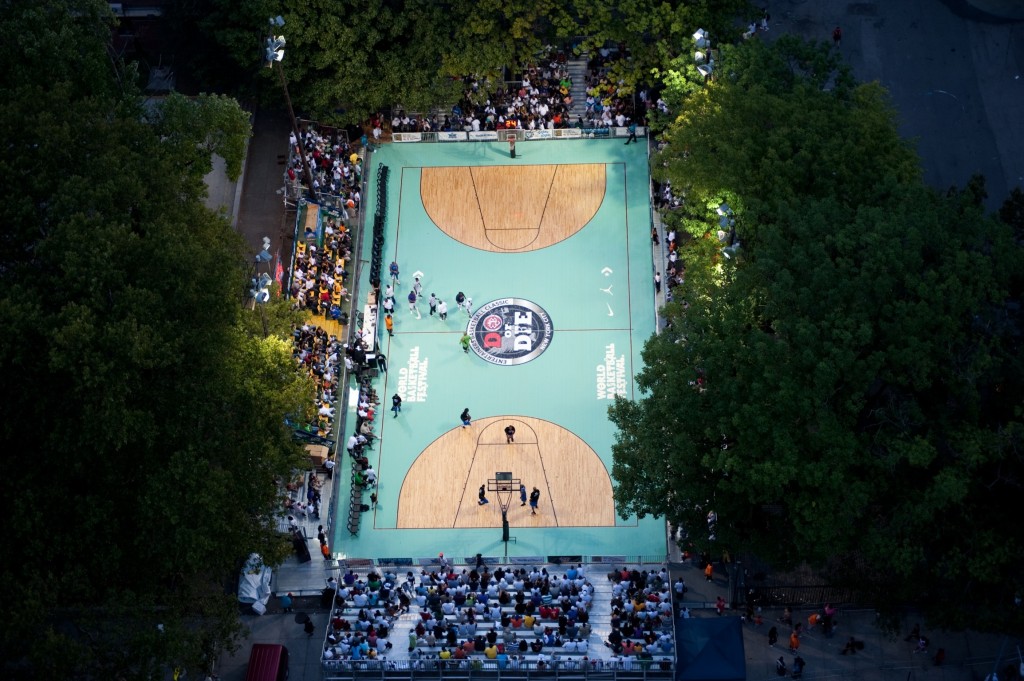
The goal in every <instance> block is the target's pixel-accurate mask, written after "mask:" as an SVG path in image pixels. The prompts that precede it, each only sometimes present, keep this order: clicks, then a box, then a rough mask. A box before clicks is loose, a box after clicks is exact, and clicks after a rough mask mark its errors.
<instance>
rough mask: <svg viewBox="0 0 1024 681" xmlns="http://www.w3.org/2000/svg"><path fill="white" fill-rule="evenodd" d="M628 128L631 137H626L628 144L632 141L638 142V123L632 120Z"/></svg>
mask: <svg viewBox="0 0 1024 681" xmlns="http://www.w3.org/2000/svg"><path fill="white" fill-rule="evenodd" d="M626 129H627V130H629V137H627V138H626V144H629V143H630V142H636V123H634V122H633V121H630V122H629V127H628V128H626Z"/></svg>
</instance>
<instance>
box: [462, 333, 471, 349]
mask: <svg viewBox="0 0 1024 681" xmlns="http://www.w3.org/2000/svg"><path fill="white" fill-rule="evenodd" d="M472 342H473V339H472V338H470V337H469V334H468V333H463V334H462V338H460V339H459V344H460V345H462V351H463V352H467V353H468V352H469V345H470V343H472Z"/></svg>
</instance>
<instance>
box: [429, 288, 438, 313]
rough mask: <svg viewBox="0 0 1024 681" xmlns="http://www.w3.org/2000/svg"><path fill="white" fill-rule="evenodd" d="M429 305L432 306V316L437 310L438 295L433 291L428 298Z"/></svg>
mask: <svg viewBox="0 0 1024 681" xmlns="http://www.w3.org/2000/svg"><path fill="white" fill-rule="evenodd" d="M427 305H429V306H430V316H431V317H433V316H434V313H435V312H437V296H435V295H434V294H433V293H431V294H430V298H429V299H428V300H427Z"/></svg>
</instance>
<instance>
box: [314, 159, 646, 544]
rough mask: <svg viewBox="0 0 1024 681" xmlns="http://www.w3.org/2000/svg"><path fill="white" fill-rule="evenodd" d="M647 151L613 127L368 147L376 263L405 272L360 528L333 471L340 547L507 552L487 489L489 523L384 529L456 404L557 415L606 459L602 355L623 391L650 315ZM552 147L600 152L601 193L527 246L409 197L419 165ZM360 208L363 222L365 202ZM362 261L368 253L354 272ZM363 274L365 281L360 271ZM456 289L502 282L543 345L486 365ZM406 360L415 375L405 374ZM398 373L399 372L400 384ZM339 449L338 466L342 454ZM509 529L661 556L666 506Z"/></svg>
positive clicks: (527, 538) (629, 384) (484, 295)
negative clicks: (521, 360)
mask: <svg viewBox="0 0 1024 681" xmlns="http://www.w3.org/2000/svg"><path fill="white" fill-rule="evenodd" d="M645 151H646V147H645V146H643V145H630V146H625V145H623V143H622V142H621V141H620V140H558V141H535V142H523V143H520V144H519V145H517V153H518V158H517V159H516V160H514V161H513V160H511V159H510V158H509V156H508V151H507V146H506V145H505V144H503V143H488V142H482V143H451V144H406V145H402V144H391V145H387V146H385V147H383V148H381V149H380V150H378V151H377V152H375V153H374V155H373V158H372V164H371V167H370V172H372V173H373V174H374V175H373V177H376V172H377V167H378V165H379V164H381V163H383V164H386V165H388V166H389V168H390V171H391V174H390V179H389V182H388V211H387V216H388V219H387V231H386V238H385V249H384V267H383V270H384V272H385V273H386V271H387V265H388V264H389V263H390V262H391V261H392V260H396V261H397V262H398V264H399V266H400V268H401V272H402V275H401V285H400V286H399V288H398V291H397V293H396V308H395V309H396V314H395V336H394V337H393V338H390V339H389V338H388V337H387V333H386V332H384V331H383V329H382V331H381V335H380V344H381V348H382V350H383V352H384V354H386V355H387V357H388V364H389V371H388V373H387V375H386V376H383V377H382V378H381V379H380V381H379V384H378V385H377V392H378V395H379V396H380V398H381V402H382V404H381V412H382V414H381V417H380V426H379V427H378V434H379V435H380V437H381V439H380V441H379V443H378V446H377V447H376V448H375V449H374V450H372V453H371V454H370V458H371V461H372V462H373V463H374V466H375V468H377V470H378V472H379V473H378V474H379V476H380V479H379V489H378V495H379V506H378V509H377V511H376V512H371V513H367V514H364V515H363V520H362V526H361V530H360V533H359V535H358V537H352V536H351V535H349V533H348V531H347V529H346V527H345V526H346V518H345V516H346V515H347V510H348V508H347V507H348V504H347V497H348V494H347V491H348V476H347V475H344V474H343V475H342V485H343V488H342V489H343V491H342V494H341V495H340V500H341V504H340V505H341V506H342V508H341V512H342V517H341V518H339V520H338V521H337V522H336V523H335V541H334V543H333V544H332V546H333V547H334V548H335V550H336V551H338V552H340V553H342V554H344V555H345V556H347V557H353V558H356V557H358V558H368V557H374V558H384V557H408V558H423V557H429V556H435V555H437V553H438V552H442V551H443V552H445V553H446V554H447V555H453V556H470V555H473V554H475V553H477V552H480V553H483V554H484V555H488V556H498V555H502V553H503V551H504V547H503V545H502V542H501V541H500V539H501V529H500V510H499V509H498V508H497V504H494V507H495V524H496V527H494V528H485V529H436V530H423V529H415V530H411V529H395V526H396V518H397V508H396V507H397V502H398V495H399V492H400V490H401V486H402V481H403V480H404V477H405V475H406V472H407V471H408V469H409V466H410V465H411V464H412V462H413V461H414V460H415V458H416V457H417V456H418V455H419V454H420V452H422V451H423V450H424V449H426V448H427V447H428V446H429V445H430V443H431V442H433V441H434V440H436V439H437V438H438V437H440V436H441V435H442V434H444V433H445V432H447V431H448V430H450V429H452V428H456V427H459V425H460V424H459V418H458V417H459V413H460V412H461V411H462V409H463V408H464V407H469V409H470V411H471V413H472V414H473V417H474V418H475V419H480V418H484V417H487V416H492V415H522V416H531V417H535V418H540V419H544V420H547V421H551V422H554V423H557V424H558V425H560V426H562V427H563V428H565V429H567V430H570V431H572V432H573V433H575V434H576V435H577V436H578V437H580V438H582V439H583V440H584V441H585V442H586V443H587V444H588V445H590V447H591V448H592V449H593V450H594V451H595V452H596V453H597V454H598V455H599V456H600V457H601V459H602V461H603V463H604V465H605V467H606V468H607V469H608V470H609V471H610V470H611V445H612V443H613V442H614V428H613V426H612V424H611V422H610V421H609V420H608V417H607V408H608V405H609V404H610V399H609V398H608V397H607V396H606V395H603V396H600V397H599V387H598V371H599V370H598V367H599V366H604V365H605V364H606V356H607V355H608V354H612V355H614V357H616V358H618V359H619V360H620V362H621V363H622V364H624V366H625V371H624V372H623V374H624V375H623V380H624V384H625V390H626V395H627V396H634V394H635V393H634V391H635V386H634V382H633V378H632V377H633V376H634V375H635V374H636V373H637V371H638V370H639V367H640V362H641V358H640V351H641V349H642V347H643V342H644V340H645V339H646V338H647V337H648V336H650V335H651V333H653V331H654V328H655V327H654V325H655V307H654V300H653V285H652V282H651V276H652V271H653V266H652V259H651V245H650V238H649V235H650V228H651V225H650V205H649V201H648V173H647V159H646V154H645ZM559 163H603V164H605V165H606V182H607V187H606V192H605V197H604V202H603V203H602V205H601V207H600V209H599V210H598V212H597V214H596V215H595V216H594V218H593V219H592V220H591V221H590V222H589V223H588V224H587V226H586V227H585V228H584V229H582V230H581V231H579V232H578V233H577V234H575V235H573V236H572V237H570V238H568V239H566V240H564V241H562V242H560V243H558V244H555V245H553V246H550V247H548V248H544V249H541V250H538V251H531V252H526V253H511V254H509V253H493V252H486V251H482V250H478V249H475V248H471V247H468V246H465V245H463V244H460V243H458V242H457V241H455V240H454V239H452V238H450V237H449V236H447V235H446V234H444V233H443V232H441V231H440V230H439V229H437V228H436V226H434V224H433V223H432V222H431V221H430V219H429V217H427V214H426V212H425V210H424V208H423V205H422V202H421V199H420V193H419V180H420V169H421V168H423V167H435V166H482V165H513V164H514V165H528V164H559ZM377 191H378V188H377V187H376V183H371V189H370V191H369V195H368V196H367V197H366V199H367V202H368V203H367V205H368V206H374V205H375V203H376V192H377ZM453 199H454V200H460V197H458V196H454V197H453ZM474 209H475V206H474ZM369 219H370V220H371V222H369V223H368V224H367V225H366V229H368V230H369V229H372V214H371V215H370V217H369ZM371 242H372V239H369V238H367V239H365V240H364V252H363V254H362V257H363V258H364V259H365V260H367V261H368V260H369V257H370V253H371V245H372V244H371ZM609 270H610V271H609ZM368 271H369V268H368V267H366V268H364V277H366V276H368ZM416 271H421V272H423V278H422V279H423V285H424V299H423V300H421V302H420V305H419V308H420V314H421V316H422V318H421V319H417V318H416V316H415V315H413V314H411V313H410V312H409V311H408V304H407V302H406V300H405V297H406V295H407V294H408V291H409V286H410V285H411V283H412V281H413V273H414V272H416ZM609 287H610V288H609ZM360 290H361V291H367V290H369V284H368V282H367V281H366V280H365V279H364V281H361V282H360ZM458 291H464V292H465V293H466V294H467V295H468V296H470V297H471V298H472V299H473V303H474V309H476V308H479V307H480V306H482V305H484V304H486V303H487V302H489V301H491V300H496V299H499V298H506V297H515V298H525V299H527V300H530V301H532V302H534V303H536V304H537V305H540V306H541V307H542V308H544V310H545V311H547V313H548V314H549V315H550V317H551V321H552V325H553V326H554V335H553V337H552V340H551V345H550V347H549V348H548V349H547V351H546V352H544V353H543V354H542V355H541V356H540V357H538V358H537V359H535V360H533V361H531V362H529V363H527V364H523V365H518V366H495V365H493V364H489V363H487V362H485V361H484V360H483V359H481V358H479V357H477V356H476V355H474V354H473V353H472V352H470V353H469V354H466V353H464V352H463V351H462V349H461V347H460V346H459V338H460V337H461V335H462V333H463V331H464V330H465V328H466V324H467V322H468V319H469V318H468V316H467V315H466V314H465V313H464V312H460V311H459V310H458V309H457V307H456V305H455V294H456V292H458ZM430 293H436V294H437V295H438V297H440V298H442V299H443V300H445V301H447V302H448V304H449V315H448V319H447V321H441V320H440V319H438V318H437V317H430V316H429V315H428V306H427V303H426V296H428V295H429V294H430ZM363 295H364V294H363ZM612 346H614V347H612ZM414 368H415V370H416V371H417V374H418V376H417V381H416V382H417V384H418V386H419V387H418V389H417V390H415V391H414V390H413V389H412V388H411V387H410V386H409V385H408V378H409V376H410V372H411V371H412V370H413V369H414ZM403 377H404V378H405V379H406V383H405V385H403V386H400V385H399V384H400V381H402V379H403ZM400 388H401V389H402V390H404V392H405V397H404V403H403V407H402V415H401V417H400V418H398V419H392V418H391V414H390V412H389V411H388V409H389V408H390V396H391V395H392V394H394V393H395V392H396V391H398V390H399V389H400ZM350 416H351V415H350ZM350 422H351V420H350ZM345 439H347V435H346V436H343V437H342V441H344V440H345ZM342 464H343V465H342V466H340V467H339V468H341V469H342V471H343V472H345V469H347V468H348V466H347V462H342ZM472 482H473V484H474V486H475V481H472ZM524 482H526V483H527V484H528V485H529V484H530V483H529V481H525V480H524ZM470 491H471V492H472V490H470ZM364 496H365V497H366V498H368V496H369V495H368V494H366V495H364ZM559 503H563V504H564V503H565V500H560V502H559ZM542 508H543V500H542ZM511 534H512V536H514V537H516V540H517V541H516V542H515V543H510V544H509V547H508V551H509V555H510V556H512V555H516V556H547V555H577V554H582V555H639V554H643V555H655V556H657V555H663V554H664V553H665V550H666V549H665V532H664V522H663V521H662V520H661V519H658V518H645V519H642V520H639V519H637V518H635V517H632V518H628V519H621V518H617V521H616V526H615V527H558V528H517V527H515V526H514V525H513V526H512V528H511Z"/></svg>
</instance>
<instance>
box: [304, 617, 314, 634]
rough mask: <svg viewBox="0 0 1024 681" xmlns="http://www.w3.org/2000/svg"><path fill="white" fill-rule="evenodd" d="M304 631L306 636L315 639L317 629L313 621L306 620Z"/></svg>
mask: <svg viewBox="0 0 1024 681" xmlns="http://www.w3.org/2000/svg"><path fill="white" fill-rule="evenodd" d="M302 628H303V630H304V631H305V632H306V636H309V637H310V638H312V637H313V632H315V631H316V627H315V626H314V625H313V620H311V619H309V618H308V617H307V618H306V623H305V624H304V625H303V627H302Z"/></svg>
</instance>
